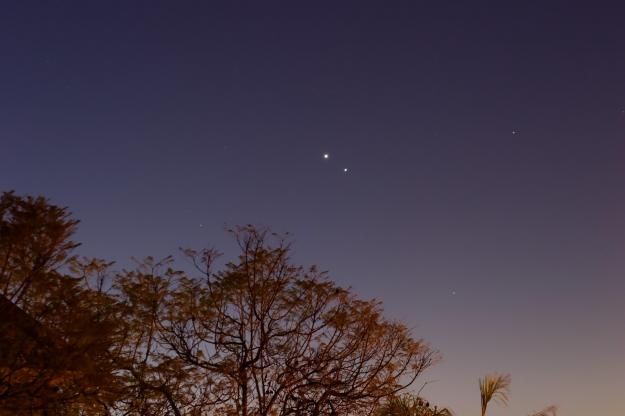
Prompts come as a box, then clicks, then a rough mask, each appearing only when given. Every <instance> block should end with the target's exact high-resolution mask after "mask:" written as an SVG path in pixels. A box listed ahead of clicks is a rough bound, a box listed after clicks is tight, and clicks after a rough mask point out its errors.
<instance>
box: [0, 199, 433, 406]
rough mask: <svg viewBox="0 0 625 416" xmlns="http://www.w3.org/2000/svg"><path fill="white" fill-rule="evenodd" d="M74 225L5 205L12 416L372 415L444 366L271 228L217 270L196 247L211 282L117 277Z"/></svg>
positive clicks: (5, 385)
mask: <svg viewBox="0 0 625 416" xmlns="http://www.w3.org/2000/svg"><path fill="white" fill-rule="evenodd" d="M77 224H78V221H76V220H74V219H72V218H71V215H70V213H69V211H68V210H67V209H66V208H62V207H58V206H55V205H53V204H51V203H50V202H49V201H48V200H46V199H44V198H32V197H20V196H17V195H15V194H14V193H4V194H2V197H1V198H0V312H1V314H0V329H1V331H0V347H1V348H0V414H2V415H3V416H4V414H14V415H22V414H29V415H39V414H41V415H44V414H54V415H92V414H93V415H128V416H130V415H156V416H160V415H162V416H165V415H177V416H181V415H188V416H195V415H198V416H199V415H204V414H214V415H240V416H251V415H254V416H269V415H271V416H274V415H275V416H278V415H280V416H282V415H312V416H317V415H322V414H323V415H326V414H327V415H338V414H340V415H352V414H368V413H371V412H372V411H374V410H375V409H376V408H377V406H378V405H379V404H380V403H381V401H383V400H384V399H385V398H387V397H391V396H394V395H396V394H397V393H399V392H401V391H402V390H403V389H405V388H406V387H407V386H409V385H410V384H411V383H412V382H413V381H414V380H415V379H416V377H418V376H419V375H420V374H421V373H422V372H423V371H424V370H425V369H426V368H428V367H429V366H430V365H432V363H433V362H434V361H435V360H436V358H437V354H436V352H435V351H433V350H432V349H431V348H430V347H429V346H427V345H426V344H425V343H424V342H423V341H420V340H416V339H413V338H412V336H411V335H410V333H409V331H408V330H407V328H406V327H405V326H404V325H402V324H401V323H397V322H392V321H388V320H386V319H384V317H383V316H382V308H381V304H380V303H379V302H375V301H365V300H361V299H358V298H357V297H356V296H354V295H353V294H352V293H350V291H349V290H346V289H343V288H341V287H339V286H337V285H335V284H334V283H333V282H331V281H330V280H328V278H327V276H326V274H325V273H322V272H319V271H318V270H317V269H316V268H315V267H310V268H308V269H305V268H303V267H301V266H297V265H294V264H293V263H292V262H291V261H290V259H289V253H290V246H289V244H288V243H286V242H285V240H284V239H282V238H280V237H278V236H275V235H272V234H269V233H268V232H266V231H264V230H258V229H255V228H253V227H251V226H249V227H243V228H239V229H237V230H235V231H233V235H234V237H235V239H236V241H237V242H238V244H239V247H240V249H241V252H240V255H239V256H238V258H237V259H236V261H232V262H229V263H226V264H225V266H224V267H223V268H222V269H221V270H220V271H217V272H213V268H214V267H215V261H216V259H217V258H218V254H217V252H216V251H214V250H203V251H193V250H185V251H184V254H185V255H186V256H187V257H188V258H189V259H191V261H192V262H193V264H194V265H195V266H196V268H197V270H199V271H200V272H201V275H200V276H199V277H191V276H190V275H188V274H187V273H185V272H182V271H179V270H175V269H174V268H173V259H172V258H171V257H168V258H166V259H164V260H162V261H155V260H154V259H152V258H147V259H146V260H144V261H142V262H140V264H139V265H138V267H136V268H135V269H134V270H122V271H121V272H119V273H117V274H115V275H113V273H112V272H111V271H110V267H111V264H112V263H109V262H106V261H103V260H97V259H91V260H90V259H79V258H76V257H75V256H73V255H72V250H73V249H75V248H76V247H77V243H74V242H73V241H72V240H71V237H72V235H73V233H74V231H75V229H76V226H77ZM110 277H113V278H112V279H110ZM3 412H4V413H3ZM430 414H431V415H432V416H434V415H436V414H444V413H428V415H430Z"/></svg>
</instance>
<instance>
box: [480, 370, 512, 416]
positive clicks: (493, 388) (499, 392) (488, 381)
mask: <svg viewBox="0 0 625 416" xmlns="http://www.w3.org/2000/svg"><path fill="white" fill-rule="evenodd" d="M511 381H512V379H511V378H510V374H491V375H487V376H485V377H484V378H481V379H480V398H481V401H482V416H484V415H485V414H486V408H487V407H488V403H490V401H491V400H495V401H496V402H498V403H500V404H502V405H504V406H506V405H507V404H508V393H509V392H510V383H511Z"/></svg>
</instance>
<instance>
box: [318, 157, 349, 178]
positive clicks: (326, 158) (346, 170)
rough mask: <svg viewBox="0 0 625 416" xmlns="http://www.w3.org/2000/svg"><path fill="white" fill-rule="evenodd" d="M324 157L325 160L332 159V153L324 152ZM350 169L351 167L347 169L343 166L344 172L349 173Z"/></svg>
mask: <svg viewBox="0 0 625 416" xmlns="http://www.w3.org/2000/svg"><path fill="white" fill-rule="evenodd" d="M323 159H324V160H328V159H330V153H324V154H323ZM348 171H349V169H347V168H343V172H344V173H347V172H348Z"/></svg>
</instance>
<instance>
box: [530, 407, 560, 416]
mask: <svg viewBox="0 0 625 416" xmlns="http://www.w3.org/2000/svg"><path fill="white" fill-rule="evenodd" d="M557 413H558V407H557V406H547V407H545V408H544V409H543V410H541V411H540V412H536V413H532V414H531V415H530V416H556V414H557Z"/></svg>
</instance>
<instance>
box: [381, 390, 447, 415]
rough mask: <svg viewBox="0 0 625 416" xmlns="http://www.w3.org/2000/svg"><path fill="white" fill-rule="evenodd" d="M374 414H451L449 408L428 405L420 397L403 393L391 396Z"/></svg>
mask: <svg viewBox="0 0 625 416" xmlns="http://www.w3.org/2000/svg"><path fill="white" fill-rule="evenodd" d="M375 415H376V416H453V413H452V412H451V410H449V409H447V408H446V407H443V408H441V409H439V408H438V406H434V407H430V403H429V402H428V401H426V400H424V399H422V398H421V397H418V396H412V395H410V394H405V395H403V396H399V397H391V398H390V399H389V400H388V401H387V402H386V403H385V404H383V405H382V406H381V407H380V408H379V409H378V410H377V411H376V413H375Z"/></svg>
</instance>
